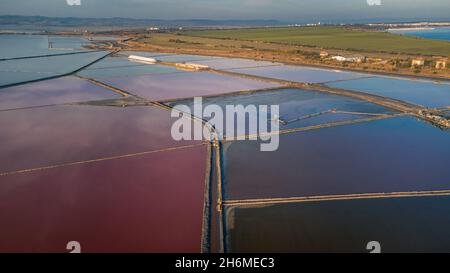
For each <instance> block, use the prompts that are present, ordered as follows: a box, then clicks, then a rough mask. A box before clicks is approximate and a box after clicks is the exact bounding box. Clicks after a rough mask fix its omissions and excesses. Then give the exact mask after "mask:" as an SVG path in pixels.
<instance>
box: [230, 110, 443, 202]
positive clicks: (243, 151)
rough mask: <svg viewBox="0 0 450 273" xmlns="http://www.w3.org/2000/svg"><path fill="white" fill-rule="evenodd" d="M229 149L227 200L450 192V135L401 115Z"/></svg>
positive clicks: (244, 143) (240, 143)
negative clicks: (267, 147) (270, 145)
mask: <svg viewBox="0 0 450 273" xmlns="http://www.w3.org/2000/svg"><path fill="white" fill-rule="evenodd" d="M260 144H261V143H260V142H259V141H235V142H231V143H226V144H225V145H224V189H225V197H226V199H238V200H239V199H255V198H277V197H280V198H281V197H307V196H327V195H337V194H361V193H381V192H404V191H424V190H426V191H428V190H447V189H450V169H449V168H448V162H450V135H449V132H446V131H442V130H440V129H438V128H436V127H434V126H432V125H430V124H428V123H426V122H423V121H417V120H416V119H414V118H412V117H397V118H389V119H385V120H377V121H371V122H365V123H358V124H352V125H344V126H336V127H331V128H324V129H319V130H312V131H305V132H297V133H290V134H286V135H281V136H280V146H279V149H278V150H277V151H275V152H261V151H260Z"/></svg>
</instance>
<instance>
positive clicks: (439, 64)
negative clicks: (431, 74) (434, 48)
mask: <svg viewBox="0 0 450 273" xmlns="http://www.w3.org/2000/svg"><path fill="white" fill-rule="evenodd" d="M446 68H447V59H442V60H437V61H436V69H446Z"/></svg>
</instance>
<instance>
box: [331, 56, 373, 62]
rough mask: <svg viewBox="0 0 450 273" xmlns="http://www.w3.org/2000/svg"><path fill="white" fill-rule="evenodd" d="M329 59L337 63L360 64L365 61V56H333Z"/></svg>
mask: <svg viewBox="0 0 450 273" xmlns="http://www.w3.org/2000/svg"><path fill="white" fill-rule="evenodd" d="M331 59H333V60H335V61H338V62H353V63H362V62H364V61H365V60H366V57H365V56H353V57H348V58H347V57H343V56H333V57H331Z"/></svg>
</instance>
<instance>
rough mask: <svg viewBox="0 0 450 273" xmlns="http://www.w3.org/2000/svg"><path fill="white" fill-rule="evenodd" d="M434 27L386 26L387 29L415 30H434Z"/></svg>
mask: <svg viewBox="0 0 450 273" xmlns="http://www.w3.org/2000/svg"><path fill="white" fill-rule="evenodd" d="M435 29H436V28H434V27H403V28H388V29H387V31H415V30H435Z"/></svg>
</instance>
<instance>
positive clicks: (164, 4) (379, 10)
mask: <svg viewBox="0 0 450 273" xmlns="http://www.w3.org/2000/svg"><path fill="white" fill-rule="evenodd" d="M79 1H81V5H69V4H68V3H70V4H76V3H77V2H79ZM449 11H450V0H0V15H41V16H50V17H102V18H106V17H126V18H146V19H278V20H289V21H321V20H322V21H330V20H333V21H339V20H342V21H348V20H352V19H354V20H361V19H363V20H364V19H371V18H377V19H403V18H405V19H413V18H420V19H422V18H428V19H442V18H449V17H450V15H449Z"/></svg>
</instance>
